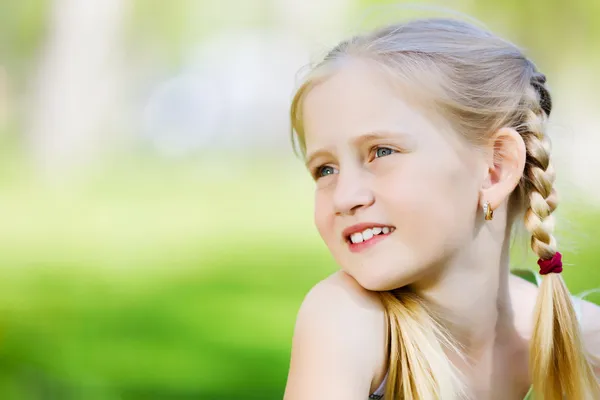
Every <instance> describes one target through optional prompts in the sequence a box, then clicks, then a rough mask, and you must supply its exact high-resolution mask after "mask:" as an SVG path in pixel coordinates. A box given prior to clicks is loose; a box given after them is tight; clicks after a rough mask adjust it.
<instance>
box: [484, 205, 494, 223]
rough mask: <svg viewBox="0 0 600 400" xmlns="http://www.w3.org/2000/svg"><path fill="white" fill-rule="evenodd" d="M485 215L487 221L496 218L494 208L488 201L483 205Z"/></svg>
mask: <svg viewBox="0 0 600 400" xmlns="http://www.w3.org/2000/svg"><path fill="white" fill-rule="evenodd" d="M483 213H484V215H485V220H486V221H491V220H492V219H493V218H494V210H492V206H491V205H490V202H489V201H486V202H485V204H484V205H483Z"/></svg>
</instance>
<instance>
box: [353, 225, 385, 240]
mask: <svg viewBox="0 0 600 400" xmlns="http://www.w3.org/2000/svg"><path fill="white" fill-rule="evenodd" d="M393 231H394V228H390V227H388V226H385V227H383V228H381V227H379V226H377V227H374V228H367V229H365V230H364V231H362V232H355V233H353V234H352V235H350V241H351V242H352V243H362V242H364V241H367V240H369V239H371V238H373V236H377V235H379V234H380V233H383V234H388V233H390V232H393Z"/></svg>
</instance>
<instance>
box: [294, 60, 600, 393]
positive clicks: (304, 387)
mask: <svg viewBox="0 0 600 400" xmlns="http://www.w3.org/2000/svg"><path fill="white" fill-rule="evenodd" d="M302 114H303V122H304V130H305V141H306V150H307V151H306V152H307V160H308V163H307V167H308V169H309V170H310V171H311V173H312V174H313V176H314V177H315V179H316V190H315V213H314V218H315V224H316V227H317V229H318V231H319V234H320V235H321V237H322V239H323V241H324V242H325V244H326V245H327V247H328V248H329V251H330V252H331V254H332V255H333V257H334V258H335V260H336V262H337V263H338V265H339V266H340V271H339V272H337V273H335V274H333V275H332V276H330V277H328V278H327V279H325V280H324V281H322V282H320V283H318V284H317V285H316V286H315V287H313V288H312V289H311V291H310V292H309V293H308V295H307V296H306V298H305V299H304V302H303V304H302V306H301V308H300V311H299V313H298V317H297V321H296V328H295V332H294V339H293V344H292V357H291V364H290V371H289V376H288V382H287V387H286V392H285V399H286V400H309V399H315V398H327V399H345V400H353V399H356V400H365V399H366V398H367V397H368V395H369V393H372V392H373V391H374V390H375V388H377V387H378V386H379V384H380V383H381V381H382V380H383V377H384V376H385V373H386V370H387V365H386V348H385V334H386V333H385V332H386V326H385V319H384V314H383V307H382V305H381V302H380V300H379V297H378V296H377V294H376V291H381V290H389V289H393V288H398V287H403V286H407V285H410V286H411V287H412V288H413V290H415V291H416V292H417V293H418V294H420V295H421V296H423V297H424V298H426V299H427V300H429V301H430V302H432V303H433V304H436V305H439V306H441V307H443V308H444V310H445V311H446V312H447V317H448V320H449V321H451V322H452V323H451V324H450V326H449V328H450V331H451V333H452V335H453V336H454V337H456V338H457V339H458V340H459V342H460V343H461V344H462V345H463V346H464V348H465V354H466V356H467V357H468V358H469V360H470V363H469V364H466V363H464V362H461V361H460V359H458V358H456V357H453V355H452V354H449V356H450V357H451V360H452V361H453V362H454V363H455V364H456V365H457V366H458V367H459V368H460V369H461V370H462V372H463V373H464V374H465V377H466V380H467V385H468V388H469V391H470V393H471V394H472V395H473V398H477V399H493V398H498V399H522V398H523V396H524V395H525V394H526V393H527V391H528V389H529V386H530V382H529V379H528V377H527V363H528V348H527V345H528V340H529V338H530V335H531V331H532V325H531V320H532V312H533V307H534V304H535V298H536V294H537V288H536V287H535V285H531V284H530V283H528V282H526V281H524V280H521V279H520V278H517V277H514V276H512V275H510V273H509V262H508V251H509V238H510V236H509V230H508V229H507V202H508V198H509V196H510V194H511V192H512V191H513V190H514V189H515V187H516V186H517V185H518V183H519V180H520V178H521V176H522V174H523V170H524V166H525V155H526V152H525V144H524V142H523V140H522V138H521V137H520V135H519V134H518V133H517V132H516V131H515V130H513V129H510V128H502V129H500V130H499V131H498V132H496V133H495V135H494V136H493V137H492V139H491V140H490V142H489V145H488V146H487V147H484V148H481V147H478V148H475V147H474V146H473V145H472V144H471V143H468V142H467V141H466V140H465V139H464V138H462V137H461V136H460V135H459V134H457V133H456V132H454V131H453V130H452V128H451V127H450V124H449V123H448V122H447V121H445V120H444V118H443V117H442V116H441V115H439V114H437V113H436V111H435V110H434V109H433V108H432V107H428V106H427V103H426V102H424V101H422V99H420V98H417V97H416V96H415V95H413V94H412V92H411V91H410V88H407V87H406V88H404V89H403V87H402V86H401V85H397V84H394V82H392V81H391V79H390V77H389V76H387V75H384V74H383V73H382V72H381V71H379V70H378V69H376V68H373V66H372V65H370V64H369V63H368V62H367V61H359V60H352V61H349V62H348V63H346V64H345V65H344V66H343V67H341V68H340V69H338V70H337V71H336V72H335V73H333V74H332V76H330V77H329V78H327V79H326V80H325V81H323V82H321V83H319V84H317V85H316V86H315V87H314V88H312V89H311V90H310V92H309V93H308V94H307V96H306V98H305V100H304V103H303V109H302ZM374 133H377V137H375V136H373V134H374ZM499 155H500V156H501V157H495V156H499ZM486 201H489V202H490V204H491V206H492V209H493V210H494V219H493V220H492V221H485V220H484V217H483V212H482V206H483V204H484V203H485V202H486ZM362 222H372V223H380V224H385V225H389V226H393V227H395V228H396V230H395V231H394V232H393V233H392V234H390V235H389V236H388V237H386V238H385V239H384V240H382V241H380V242H379V243H377V244H375V245H374V246H371V247H370V248H368V249H366V250H365V251H362V252H359V253H353V252H350V250H349V245H348V243H347V242H346V239H345V238H344V237H343V235H342V231H343V230H344V229H345V228H347V227H349V226H352V225H354V224H357V223H362ZM592 321H600V308H598V307H596V306H595V305H592V304H591V303H586V304H585V305H584V322H583V329H584V334H585V335H586V341H587V342H588V343H589V344H590V346H591V347H593V348H594V349H597V350H599V351H598V352H597V353H596V354H600V343H598V336H600V335H599V334H598V332H599V331H600V322H592ZM494 396H496V397H494Z"/></svg>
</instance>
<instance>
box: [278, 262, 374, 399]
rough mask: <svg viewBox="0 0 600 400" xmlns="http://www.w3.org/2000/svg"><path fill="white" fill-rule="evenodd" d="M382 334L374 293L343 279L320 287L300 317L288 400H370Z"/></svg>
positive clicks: (339, 276) (331, 279)
mask: <svg viewBox="0 0 600 400" xmlns="http://www.w3.org/2000/svg"><path fill="white" fill-rule="evenodd" d="M350 280H351V281H350ZM384 329H385V325H384V314H383V309H382V306H381V303H380V302H379V298H378V297H377V295H376V294H375V293H372V292H368V291H366V290H365V289H363V288H362V287H360V286H359V285H358V284H357V283H356V282H355V281H354V280H353V279H352V278H350V277H349V276H348V275H345V274H343V273H336V274H334V275H332V276H331V277H329V278H327V279H326V280H324V281H322V282H320V283H319V284H317V285H316V286H315V287H313V288H312V289H311V291H310V292H309V293H308V294H307V296H306V298H305V299H304V301H303V303H302V306H301V307H300V311H299V312H298V317H297V320H296V327H295V330H294V338H293V342H292V354H291V362H290V370H289V375H288V381H287V386H286V390H285V396H284V400H314V399H332V400H333V399H340V400H342V399H343V400H365V399H367V398H368V396H369V391H370V390H371V386H372V385H371V384H372V382H371V381H372V379H373V376H375V374H376V372H377V371H378V370H379V369H380V367H381V365H382V363H383V361H384V360H383V354H384V351H383V350H384V345H385V337H384Z"/></svg>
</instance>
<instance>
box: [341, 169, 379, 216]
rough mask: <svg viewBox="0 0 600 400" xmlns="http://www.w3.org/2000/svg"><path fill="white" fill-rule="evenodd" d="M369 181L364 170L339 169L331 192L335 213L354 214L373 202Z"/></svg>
mask: <svg viewBox="0 0 600 400" xmlns="http://www.w3.org/2000/svg"><path fill="white" fill-rule="evenodd" d="M369 181H370V179H369V177H368V176H367V174H366V171H361V170H359V169H357V170H348V169H346V170H344V171H343V172H342V171H340V173H339V175H338V179H337V184H336V188H335V191H334V194H333V206H334V209H335V213H336V215H354V214H355V213H356V211H358V210H359V209H361V208H364V207H368V206H370V205H371V204H373V202H374V201H375V196H374V195H373V191H372V190H371V188H370V182H369Z"/></svg>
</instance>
